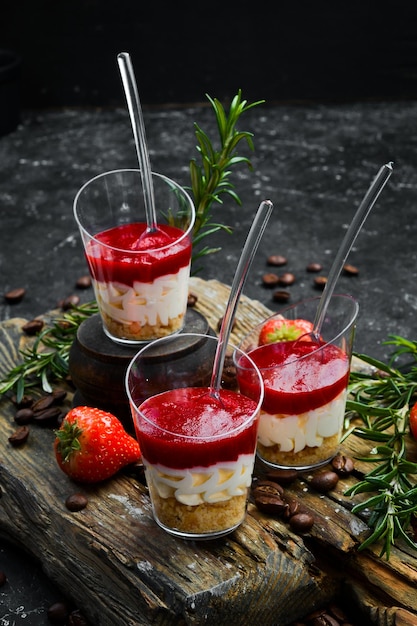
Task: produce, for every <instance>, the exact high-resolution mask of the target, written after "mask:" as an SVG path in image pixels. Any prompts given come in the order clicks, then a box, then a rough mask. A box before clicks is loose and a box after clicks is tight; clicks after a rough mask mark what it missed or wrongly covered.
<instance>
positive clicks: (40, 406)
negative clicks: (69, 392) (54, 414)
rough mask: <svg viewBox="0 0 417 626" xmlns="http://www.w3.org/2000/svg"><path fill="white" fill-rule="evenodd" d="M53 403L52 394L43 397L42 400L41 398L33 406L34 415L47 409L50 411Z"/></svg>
mask: <svg viewBox="0 0 417 626" xmlns="http://www.w3.org/2000/svg"><path fill="white" fill-rule="evenodd" d="M53 403H54V397H53V395H52V394H51V393H50V394H48V395H46V396H42V398H39V400H36V402H34V404H33V405H32V411H33V412H34V413H39V412H41V411H45V409H49V407H50V406H52V405H53Z"/></svg>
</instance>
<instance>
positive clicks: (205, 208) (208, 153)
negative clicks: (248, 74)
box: [190, 90, 264, 274]
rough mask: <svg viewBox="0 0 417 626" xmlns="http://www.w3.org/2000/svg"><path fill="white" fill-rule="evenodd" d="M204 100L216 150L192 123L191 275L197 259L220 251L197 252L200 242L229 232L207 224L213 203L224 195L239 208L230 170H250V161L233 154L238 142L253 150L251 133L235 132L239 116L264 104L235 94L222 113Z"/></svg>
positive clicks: (224, 227)
mask: <svg viewBox="0 0 417 626" xmlns="http://www.w3.org/2000/svg"><path fill="white" fill-rule="evenodd" d="M207 98H208V100H209V102H210V104H211V105H212V108H213V110H214V114H215V116H216V122H217V128H218V133H219V142H220V148H219V149H218V150H216V149H215V147H214V145H213V143H212V141H211V140H210V139H209V137H208V135H207V134H206V133H205V132H204V131H203V130H202V128H201V127H200V126H199V125H198V124H197V123H196V122H195V123H194V128H195V135H196V137H197V142H198V144H197V151H198V152H199V155H200V159H201V162H200V163H199V164H198V163H197V160H196V159H192V160H191V161H190V175H191V192H192V195H193V199H194V204H195V208H196V220H195V225H194V231H193V273H194V274H195V273H197V272H198V271H200V269H201V268H200V269H199V268H197V269H196V268H195V263H196V261H197V259H200V258H201V257H203V256H206V255H208V254H213V253H215V252H218V251H219V249H220V248H218V247H217V248H213V247H210V246H206V245H203V246H202V247H200V248H199V249H198V247H199V246H201V245H202V243H203V242H204V239H205V238H206V237H207V236H209V235H213V234H214V233H216V232H218V231H219V230H224V231H226V232H228V233H231V232H232V229H231V228H230V226H227V225H226V224H221V223H217V222H212V221H211V219H212V218H211V209H212V206H213V203H217V204H222V203H223V199H222V196H223V195H224V194H227V195H228V196H229V197H231V198H232V199H233V201H234V202H236V203H237V204H238V205H241V200H240V198H239V196H238V194H237V193H236V191H235V189H234V186H233V185H232V183H231V181H230V174H231V170H230V168H232V167H233V166H235V165H238V164H241V163H245V164H246V165H247V166H248V167H249V169H252V164H251V162H250V160H249V159H248V158H247V157H245V156H239V155H238V154H237V152H236V151H237V147H238V144H239V143H240V142H241V141H242V140H245V141H246V143H247V145H248V146H249V148H250V149H251V150H253V149H254V146H253V140H252V137H253V135H252V133H249V132H247V131H238V130H237V129H236V124H237V123H238V121H239V120H240V118H241V116H242V115H243V113H245V112H246V111H249V109H252V108H253V107H255V106H257V105H258V104H261V103H263V102H264V101H263V100H259V101H258V102H253V103H252V104H248V103H247V101H246V100H242V92H241V90H239V91H238V93H237V94H236V96H235V97H234V98H233V100H232V102H231V104H230V108H229V112H228V113H226V111H225V109H224V107H223V105H222V104H221V103H220V102H219V100H217V98H211V97H210V96H208V95H207Z"/></svg>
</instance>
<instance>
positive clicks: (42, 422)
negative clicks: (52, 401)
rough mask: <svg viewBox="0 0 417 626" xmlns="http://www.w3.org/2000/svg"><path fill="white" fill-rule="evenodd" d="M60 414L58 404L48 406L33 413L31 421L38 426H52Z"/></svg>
mask: <svg viewBox="0 0 417 626" xmlns="http://www.w3.org/2000/svg"><path fill="white" fill-rule="evenodd" d="M60 415H61V409H60V408H59V407H58V406H50V407H49V408H48V409H45V410H44V411H37V412H36V413H33V421H34V422H35V423H36V424H38V426H46V427H48V426H54V425H55V424H57V420H58V418H59V417H60Z"/></svg>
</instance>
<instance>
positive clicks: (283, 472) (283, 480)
mask: <svg viewBox="0 0 417 626" xmlns="http://www.w3.org/2000/svg"><path fill="white" fill-rule="evenodd" d="M266 477H267V479H268V480H272V481H274V482H276V483H279V484H280V485H290V484H291V483H292V482H294V480H295V479H296V478H297V477H298V472H297V470H295V469H294V470H293V469H275V470H269V471H268V472H267V473H266Z"/></svg>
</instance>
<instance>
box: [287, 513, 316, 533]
mask: <svg viewBox="0 0 417 626" xmlns="http://www.w3.org/2000/svg"><path fill="white" fill-rule="evenodd" d="M313 524H314V517H313V516H312V515H310V514H309V513H296V514H295V515H292V517H290V520H289V525H290V527H291V529H292V530H293V531H294V532H296V533H305V532H308V531H309V530H310V529H311V528H312V526H313Z"/></svg>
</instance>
